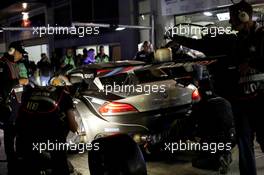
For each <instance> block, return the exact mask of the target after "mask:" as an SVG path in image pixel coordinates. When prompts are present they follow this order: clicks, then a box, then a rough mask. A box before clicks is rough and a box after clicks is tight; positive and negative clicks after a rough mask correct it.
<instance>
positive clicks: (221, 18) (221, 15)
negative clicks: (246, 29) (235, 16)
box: [216, 12, 230, 21]
mask: <svg viewBox="0 0 264 175" xmlns="http://www.w3.org/2000/svg"><path fill="white" fill-rule="evenodd" d="M216 16H217V18H218V20H219V21H228V20H229V19H230V14H229V12H225V13H218V14H216Z"/></svg>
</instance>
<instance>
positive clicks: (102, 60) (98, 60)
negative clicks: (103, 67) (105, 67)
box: [95, 54, 109, 63]
mask: <svg viewBox="0 0 264 175" xmlns="http://www.w3.org/2000/svg"><path fill="white" fill-rule="evenodd" d="M95 62H96V63H108V62H109V56H108V55H106V54H104V55H103V56H101V55H100V54H97V55H96V56H95Z"/></svg>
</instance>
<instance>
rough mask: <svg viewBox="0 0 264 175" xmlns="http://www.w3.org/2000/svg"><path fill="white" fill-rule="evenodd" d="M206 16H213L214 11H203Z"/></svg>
mask: <svg viewBox="0 0 264 175" xmlns="http://www.w3.org/2000/svg"><path fill="white" fill-rule="evenodd" d="M203 14H204V15H205V16H213V13H212V12H204V13H203Z"/></svg>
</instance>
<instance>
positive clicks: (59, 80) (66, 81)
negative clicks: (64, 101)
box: [50, 75, 72, 86]
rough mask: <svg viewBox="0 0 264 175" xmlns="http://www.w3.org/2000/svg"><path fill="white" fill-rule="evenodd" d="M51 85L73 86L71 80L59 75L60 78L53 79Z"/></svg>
mask: <svg viewBox="0 0 264 175" xmlns="http://www.w3.org/2000/svg"><path fill="white" fill-rule="evenodd" d="M50 85H51V86H71V85H72V83H71V82H70V81H69V79H68V78H67V77H66V76H63V75H59V76H56V77H53V78H51V80H50Z"/></svg>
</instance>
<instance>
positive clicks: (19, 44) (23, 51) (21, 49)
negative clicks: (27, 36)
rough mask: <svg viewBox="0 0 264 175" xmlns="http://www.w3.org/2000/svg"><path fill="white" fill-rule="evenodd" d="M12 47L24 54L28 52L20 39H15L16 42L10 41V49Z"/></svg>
mask: <svg viewBox="0 0 264 175" xmlns="http://www.w3.org/2000/svg"><path fill="white" fill-rule="evenodd" d="M11 48H13V49H15V50H17V51H18V52H20V53H22V54H27V52H26V51H25V49H24V47H23V46H22V44H21V42H19V41H15V42H12V43H10V45H9V49H11Z"/></svg>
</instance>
